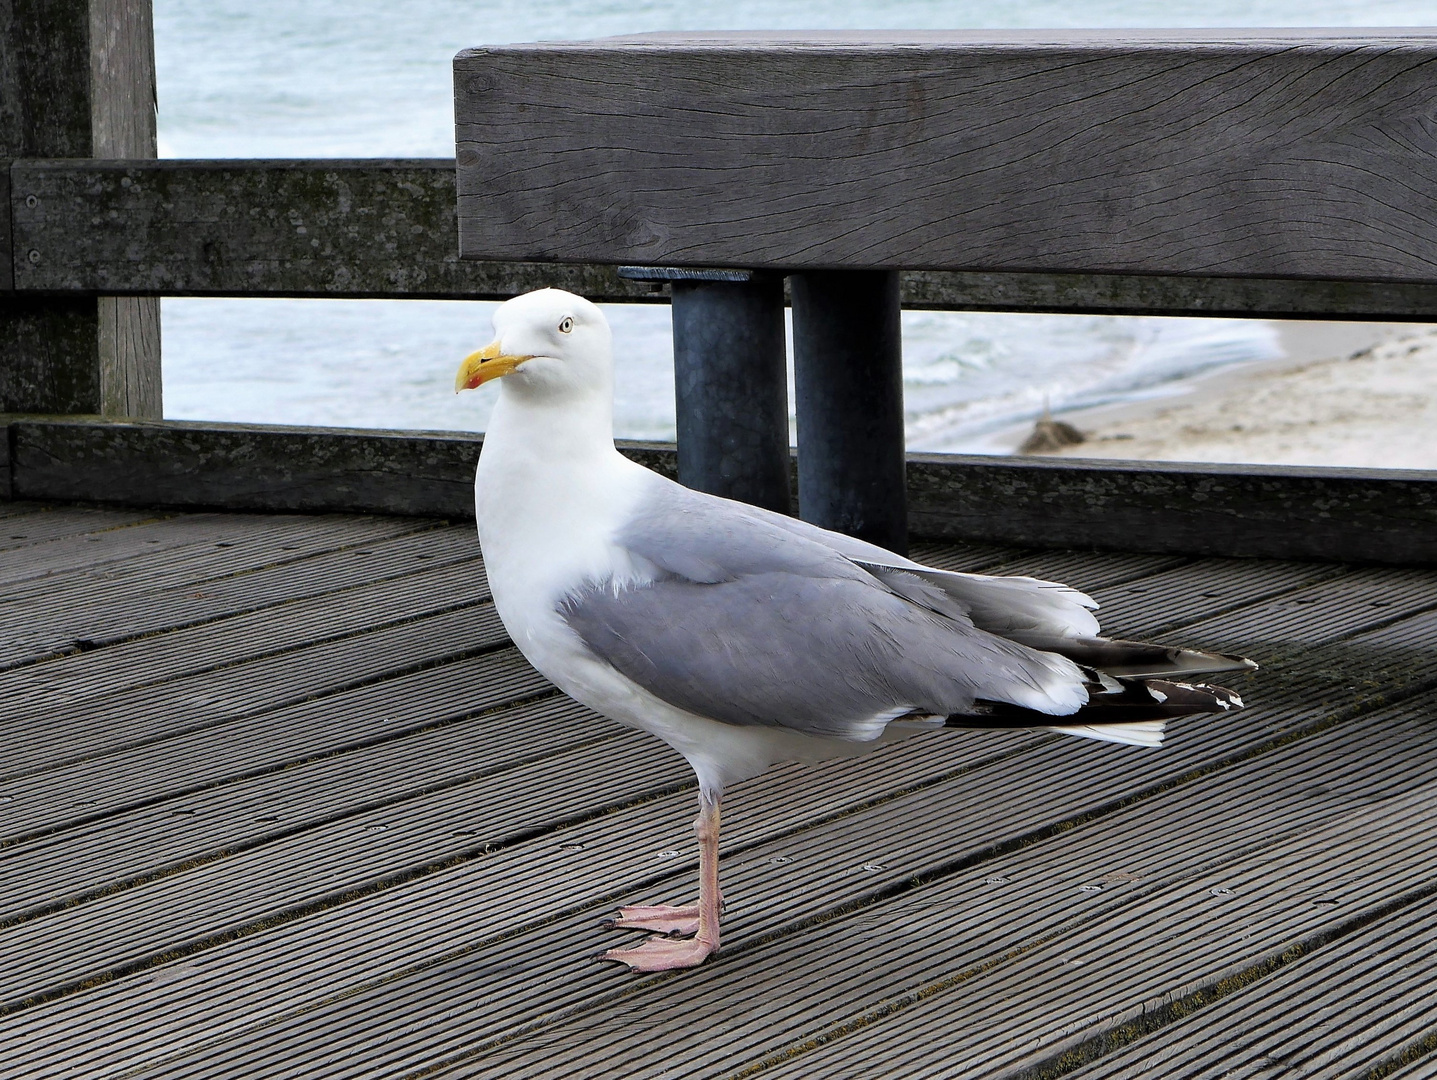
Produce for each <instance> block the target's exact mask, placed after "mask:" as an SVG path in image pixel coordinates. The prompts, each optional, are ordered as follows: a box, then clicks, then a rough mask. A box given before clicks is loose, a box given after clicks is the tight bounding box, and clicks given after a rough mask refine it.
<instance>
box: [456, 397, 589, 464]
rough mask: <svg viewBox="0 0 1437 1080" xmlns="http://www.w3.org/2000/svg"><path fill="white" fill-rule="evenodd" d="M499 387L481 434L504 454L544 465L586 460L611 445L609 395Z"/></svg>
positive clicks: (578, 462) (579, 462) (485, 441)
mask: <svg viewBox="0 0 1437 1080" xmlns="http://www.w3.org/2000/svg"><path fill="white" fill-rule="evenodd" d="M516 390H517V388H515V387H510V386H507V385H502V384H501V386H500V389H499V400H498V402H497V403H496V404H495V406H494V413H493V415H492V416H491V418H490V420H489V429H488V431H486V432H485V435H484V445H485V447H486V452H487V448H488V446H489V445H490V444H491V443H493V444H494V445H495V446H496V447H498V448H500V450H501V452H503V453H504V454H505V456H509V454H510V453H522V455H523V456H524V457H526V458H528V459H530V462H531V463H532V464H536V465H537V464H539V463H541V462H542V463H544V464H545V465H547V466H549V467H550V468H556V467H563V466H564V465H565V464H566V463H567V464H570V465H592V464H593V463H595V462H597V461H599V460H602V459H604V458H607V457H609V456H612V455H614V454H616V453H617V451H615V450H614V403H613V397H612V395H611V394H600V393H589V394H582V395H580V394H577V393H576V394H573V395H565V396H564V397H563V398H561V399H560V400H557V401H556V400H554V399H553V398H552V397H541V396H539V395H536V394H527V393H523V392H516Z"/></svg>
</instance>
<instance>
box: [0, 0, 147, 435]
mask: <svg viewBox="0 0 1437 1080" xmlns="http://www.w3.org/2000/svg"><path fill="white" fill-rule="evenodd" d="M0 56H3V61H0V158H16V157H34V156H52V155H66V156H75V157H87V156H94V157H101V158H104V157H109V158H146V157H154V155H155V67H154V34H153V31H152V29H151V12H150V0H46V2H40V0H17V2H15V3H11V4H6V5H4V7H3V9H0ZM3 186H4V187H5V188H6V189H7V190H8V188H9V185H8V184H5V185H3ZM20 201H21V203H22V204H24V203H26V202H28V201H29V200H28V199H27V197H26V196H24V195H22V196H21V198H20ZM7 204H8V206H9V207H10V209H11V210H12V211H13V206H14V200H12V199H9V198H7ZM6 216H7V217H10V216H12V214H7V215H6ZM9 224H10V223H9V222H7V229H6V231H9V230H8V227H9ZM10 241H11V242H10V243H9V244H7V245H6V246H5V248H4V249H3V251H4V258H5V260H6V261H7V262H10V261H11V253H12V252H13V254H14V262H15V263H18V264H19V265H20V266H34V265H36V264H37V262H38V261H42V260H43V256H41V255H40V253H39V252H37V251H36V250H35V249H34V248H33V247H26V246H24V242H23V240H18V241H17V240H16V239H15V238H14V237H13V236H11V237H10ZM0 278H3V279H4V281H3V282H0V284H10V285H13V283H14V282H13V272H9V271H8V269H7V273H5V274H0ZM4 307H5V318H4V319H3V320H0V354H3V355H4V357H5V360H6V363H5V371H4V373H3V375H0V408H3V409H9V410H30V411H39V412H70V411H74V412H99V413H102V414H105V415H110V416H136V417H159V416H160V415H161V413H162V408H161V401H160V387H161V380H160V312H159V301H158V300H157V299H154V298H148V297H144V298H140V297H110V296H99V297H94V296H90V297H86V298H83V299H78V298H57V299H50V298H35V297H32V298H17V297H9V298H7V299H6V300H5V301H4Z"/></svg>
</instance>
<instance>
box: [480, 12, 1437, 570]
mask: <svg viewBox="0 0 1437 1080" xmlns="http://www.w3.org/2000/svg"><path fill="white" fill-rule="evenodd" d="M1434 55H1437V34H1428V35H1423V34H1420V33H1413V32H1409V31H1363V32H1362V33H1361V34H1360V35H1357V34H1338V33H1334V32H1327V31H1291V32H1287V31H1284V32H1282V33H1280V34H1277V33H1273V32H1264V31H1254V32H1230V31H1223V32H1221V33H1220V34H1215V33H1213V32H1203V31H1141V32H1134V31H1105V32H1067V31H1065V32H1061V33H1055V32H1046V31H1031V32H1011V31H1002V32H994V31H984V32H945V33H901V34H896V33H890V34H884V35H874V34H869V33H862V34H860V33H848V34H833V33H809V34H788V33H770V34H736V35H701V34H662V35H646V36H639V37H632V38H611V39H606V40H602V41H589V42H561V43H542V44H536V45H519V46H505V47H501V48H489V49H475V50H469V51H466V52H463V53H461V54H460V55H459V56H458V57H457V58H456V59H455V64H454V79H455V116H456V123H457V141H458V184H459V237H460V241H459V243H460V253H461V255H463V256H465V257H468V258H481V259H514V260H553V261H559V262H596V263H641V264H648V265H650V266H656V267H673V268H675V269H674V270H671V271H668V272H664V271H656V270H651V271H649V272H648V273H647V274H641V273H632V272H631V274H630V276H647V277H650V278H652V279H656V280H671V281H673V282H674V293H673V303H674V313H675V315H674V317H675V336H676V339H675V352H676V362H677V364H678V372H677V386H678V420H679V475H680V478H681V479H683V480H684V481H685V482H686V483H690V484H691V485H693V486H697V487H701V488H704V489H705V490H709V491H714V492H717V493H719V494H725V495H732V496H735V497H739V498H748V499H751V500H752V501H755V502H760V503H764V504H766V505H770V506H776V505H781V506H783V507H784V508H785V509H786V508H787V501H788V491H787V484H786V473H787V458H788V439H787V434H788V433H787V415H786V410H785V409H784V408H783V407H782V405H783V397H784V390H785V381H784V380H785V374H784V348H783V338H782V318H783V315H782V304H783V299H782V295H781V284H780V276H781V275H787V276H788V280H789V282H790V284H791V291H792V303H793V322H794V364H795V375H796V392H797V398H798V400H797V403H796V411H797V418H798V446H799V450H798V475H799V480H798V487H799V493H798V501H799V509H800V513H801V515H802V516H803V517H804V518H806V519H807V520H810V521H814V522H817V523H818V524H821V525H825V526H828V527H831V528H838V529H842V530H845V531H849V532H853V533H856V534H858V535H860V536H864V537H866V538H868V539H872V540H875V541H878V542H880V543H885V544H888V545H889V546H892V547H898V548H901V547H902V546H903V545H904V544H905V543H906V541H907V534H908V526H907V518H906V513H905V503H904V484H903V473H904V447H903V407H902V374H901V356H900V337H899V329H898V318H899V307H900V300H899V283H898V276H897V275H898V272H899V271H903V270H925V271H949V272H952V271H958V272H968V273H1002V274H1103V275H1145V276H1153V277H1161V278H1163V279H1166V280H1169V281H1176V282H1177V283H1179V287H1180V288H1181V287H1182V286H1183V285H1184V284H1186V285H1187V288H1188V291H1189V293H1190V295H1191V296H1192V298H1193V301H1194V309H1196V310H1201V309H1202V308H1201V302H1200V301H1201V296H1202V293H1203V290H1204V287H1205V286H1206V285H1207V284H1208V282H1209V281H1210V280H1211V279H1214V278H1218V279H1222V280H1232V279H1237V280H1251V279H1257V280H1279V281H1283V282H1286V283H1289V287H1290V288H1292V289H1293V295H1294V296H1303V295H1306V296H1307V297H1308V298H1309V299H1310V301H1311V303H1310V304H1309V305H1306V306H1304V308H1303V310H1302V312H1301V313H1302V314H1306V315H1314V316H1324V315H1329V314H1333V313H1332V312H1330V311H1329V310H1327V309H1326V308H1325V307H1324V300H1323V297H1324V296H1325V294H1326V289H1327V288H1330V287H1331V286H1332V285H1334V284H1335V285H1339V286H1343V285H1348V284H1349V283H1351V284H1354V285H1357V286H1358V287H1361V286H1362V285H1364V284H1368V285H1370V284H1371V283H1375V282H1382V283H1391V284H1399V285H1405V286H1416V287H1430V286H1431V285H1432V284H1433V283H1434V282H1437V183H1434V181H1437V153H1434V151H1437V129H1434V128H1433V125H1432V123H1431V121H1430V106H1429V105H1428V72H1427V68H1426V64H1428V63H1429V62H1430V61H1431V59H1432V58H1433V57H1434ZM705 268H739V269H740V270H742V271H748V272H750V274H751V275H752V276H751V277H749V278H748V279H746V280H742V281H738V280H733V279H734V278H735V277H748V275H744V274H742V273H738V272H736V271H735V270H734V269H725V270H722V271H713V270H708V271H705ZM621 273H623V271H621ZM1296 282H1311V283H1312V287H1311V290H1310V291H1309V292H1306V293H1304V290H1303V287H1302V286H1301V285H1295V284H1293V283H1296ZM690 312H692V313H690ZM1414 314H1415V313H1414ZM719 326H724V327H726V328H727V329H726V331H724V332H720V331H719V330H718V327H719ZM716 401H722V402H723V406H722V407H721V408H715V405H714V403H715V402H716ZM736 418H743V420H742V422H739V421H737V420H736Z"/></svg>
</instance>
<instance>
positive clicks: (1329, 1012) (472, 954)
mask: <svg viewBox="0 0 1437 1080" xmlns="http://www.w3.org/2000/svg"><path fill="white" fill-rule="evenodd" d="M915 555H916V556H917V557H918V558H920V559H925V560H927V561H930V562H933V563H935V564H937V565H941V566H946V567H950V568H954V569H963V570H982V571H987V572H994V573H1026V574H1036V575H1040V576H1044V577H1051V578H1057V579H1060V580H1065V581H1068V582H1070V583H1072V584H1074V585H1076V586H1079V587H1081V588H1084V589H1086V590H1088V591H1090V592H1092V593H1093V594H1094V595H1095V596H1096V597H1097V598H1098V599H1099V600H1100V601H1101V602H1102V604H1103V611H1102V615H1103V616H1104V628H1105V630H1107V631H1109V632H1112V633H1115V634H1120V635H1124V636H1145V637H1156V638H1160V639H1162V640H1165V641H1171V642H1182V643H1188V642H1193V643H1199V644H1202V645H1206V646H1211V647H1217V648H1221V649H1228V650H1233V651H1241V652H1243V653H1245V654H1247V655H1249V656H1252V657H1254V658H1256V659H1258V660H1260V661H1261V662H1262V663H1263V665H1264V667H1263V670H1262V671H1261V672H1259V673H1258V674H1257V675H1255V676H1252V677H1250V678H1248V679H1246V680H1245V681H1240V682H1239V683H1237V684H1235V688H1236V689H1238V690H1239V691H1240V692H1241V693H1242V694H1243V695H1244V696H1245V697H1246V699H1247V701H1248V703H1249V706H1250V707H1249V708H1248V709H1246V710H1244V711H1242V712H1240V713H1237V714H1234V715H1230V716H1222V717H1217V718H1213V719H1207V718H1202V719H1193V720H1186V721H1180V722H1178V723H1176V724H1173V725H1171V726H1170V728H1169V731H1170V735H1169V739H1168V745H1167V747H1166V748H1165V749H1163V750H1161V751H1149V750H1140V749H1132V748H1126V747H1113V746H1106V745H1099V744H1094V743H1090V742H1086V741H1083V740H1077V739H1070V738H1063V737H1060V736H1052V735H1046V736H1045V735H1034V734H1029V733H1025V732H1017V733H980V732H943V733H938V734H935V735H930V736H923V737H920V738H917V739H914V740H912V741H910V742H907V743H904V744H901V745H895V746H891V747H888V748H885V749H883V750H881V751H879V752H877V753H875V754H873V755H872V756H871V757H869V758H867V759H865V760H862V761H853V762H844V763H838V764H834V765H830V766H825V767H822V768H819V769H813V770H810V769H802V768H799V767H786V768H780V769H778V770H775V771H774V772H773V773H771V774H769V775H768V776H767V777H764V778H760V779H759V780H756V781H752V782H749V783H746V784H743V785H740V786H739V787H738V788H737V789H735V790H733V791H732V793H731V794H730V796H729V798H728V800H727V801H726V804H725V833H724V838H725V841H726V843H725V847H724V855H725V862H724V871H723V873H724V889H725V892H726V894H727V898H728V905H729V907H728V920H727V922H726V924H725V934H726V936H725V950H724V952H723V954H721V955H720V956H719V957H718V958H717V959H716V960H714V961H712V962H710V963H709V964H708V965H706V966H705V967H704V968H702V969H699V970H697V971H694V972H688V973H680V974H677V975H671V976H664V977H657V978H649V979H641V978H636V977H634V976H631V975H628V974H626V973H625V972H624V971H623V970H622V969H621V968H619V967H618V966H617V965H604V964H599V963H597V962H595V961H594V960H593V959H591V957H592V956H593V954H594V953H596V952H597V951H599V950H600V949H601V948H603V947H606V946H608V945H612V944H616V943H619V942H620V941H622V940H623V935H622V934H619V933H615V932H610V931H604V930H601V929H600V928H599V925H598V924H599V920H600V918H601V917H603V916H604V915H605V914H607V913H608V912H609V911H610V910H611V909H612V908H613V907H614V906H615V905H616V904H617V903H619V902H632V901H640V902H643V901H665V902H679V901H683V900H685V899H686V898H687V897H688V896H689V895H690V894H691V892H692V890H693V889H694V888H695V877H694V875H695V864H696V851H695V848H694V843H693V839H692V834H691V832H690V830H689V821H690V818H691V817H692V812H693V802H694V795H693V792H692V790H691V788H692V777H691V774H690V773H689V770H688V768H687V766H686V765H685V764H684V763H683V761H682V760H681V759H680V758H678V756H677V755H675V754H673V753H672V752H670V751H669V750H668V749H667V748H666V747H664V746H663V745H661V744H660V743H658V742H657V741H655V740H653V739H651V738H649V737H647V736H644V735H640V734H636V733H632V732H628V731H625V730H623V729H621V728H619V727H617V726H616V725H614V724H612V723H610V722H609V721H606V720H603V719H600V718H598V717H596V716H594V715H593V714H591V713H589V712H588V711H587V710H585V709H583V708H581V707H579V706H578V705H576V704H574V703H572V702H570V701H568V700H567V699H565V698H563V697H562V696H559V695H558V694H557V693H556V692H555V691H554V690H553V689H552V688H551V687H550V686H548V685H547V684H546V683H545V682H544V680H543V679H541V678H540V677H539V676H538V675H537V674H535V673H534V672H533V671H532V669H530V668H529V667H528V665H527V664H526V663H525V662H524V661H523V659H522V658H521V657H520V656H519V655H518V653H517V652H516V651H515V650H514V648H513V647H512V646H511V645H510V644H509V642H508V641H507V639H506V638H505V636H504V632H503V628H502V627H501V625H500V624H499V621H498V619H497V617H496V616H495V613H494V611H493V608H492V605H491V604H490V603H489V602H488V593H487V586H486V583H485V578H484V573H483V568H482V565H481V563H480V561H479V552H478V545H477V543H476V541H475V539H474V536H473V531H472V527H471V526H469V525H467V524H466V525H456V526H449V525H445V524H442V523H436V522H434V521H431V520H423V519H405V518H394V517H389V518H385V517H375V516H282V515H238V514H186V515H176V516H167V517H157V516H152V515H149V514H146V513H144V512H127V511H120V510H96V509H85V508H47V507H43V506H40V505H36V504H22V503H10V504H6V503H0V640H3V649H0V668H3V670H0V702H3V703H4V704H3V713H0V737H3V748H0V1062H3V1063H4V1065H5V1067H4V1068H3V1069H0V1072H3V1073H4V1074H5V1075H7V1076H10V1075H13V1076H26V1077H41V1076H44V1077H52V1076H67V1077H70V1076H76V1075H83V1076H86V1077H99V1076H111V1075H115V1076H118V1075H135V1074H138V1075H143V1076H145V1077H158V1076H182V1077H185V1078H187V1080H188V1078H198V1077H210V1076H225V1077H233V1076H241V1075H243V1076H269V1075H279V1074H281V1073H284V1074H291V1073H292V1074H299V1075H304V1076H306V1077H341V1076H359V1075H385V1076H409V1075H414V1074H420V1073H423V1074H425V1075H437V1076H444V1077H460V1076H499V1075H502V1076H505V1077H515V1076H537V1075H544V1076H548V1077H555V1076H559V1077H566V1076H584V1077H587V1076H606V1075H608V1076H620V1075H621V1076H625V1077H650V1076H660V1075H662V1076H665V1077H680V1076H683V1077H716V1078H717V1077H735V1076H739V1075H747V1074H749V1073H752V1072H755V1071H758V1070H760V1069H762V1070H764V1075H765V1076H774V1077H784V1078H788V1077H800V1076H802V1077H825V1078H827V1077H839V1076H843V1077H873V1076H895V1075H903V1076H916V1075H923V1076H940V1075H946V1076H962V1077H976V1076H1014V1075H1024V1076H1028V1075H1038V1076H1051V1075H1059V1074H1067V1075H1071V1076H1081V1077H1084V1078H1097V1077H1119V1076H1136V1075H1164V1076H1188V1075H1197V1074H1199V1073H1202V1074H1204V1075H1206V1074H1207V1073H1206V1071H1205V1070H1208V1069H1215V1070H1216V1071H1217V1073H1222V1072H1223V1071H1224V1070H1234V1069H1236V1070H1239V1073H1238V1074H1240V1075H1257V1074H1261V1075H1274V1076H1276V1075H1303V1076H1309V1075H1323V1076H1327V1075H1333V1076H1337V1075H1342V1076H1358V1075H1368V1074H1369V1073H1372V1072H1375V1074H1378V1075H1404V1076H1408V1075H1417V1074H1418V1073H1419V1072H1422V1073H1423V1074H1424V1075H1425V1074H1426V1073H1425V1070H1427V1069H1431V1068H1432V1067H1433V1065H1432V1061H1433V1059H1432V1058H1431V1057H1426V1058H1424V1057H1423V1055H1424V1054H1426V1053H1427V1052H1428V1051H1430V1050H1432V1049H1434V1047H1437V999H1434V998H1433V996H1432V995H1431V993H1430V983H1431V980H1432V979H1433V978H1434V977H1437V873H1434V870H1433V867H1434V866H1437V827H1434V817H1433V811H1434V809H1437V779H1434V777H1437V708H1434V703H1437V696H1434V687H1437V675H1434V671H1437V667H1434V663H1433V661H1434V653H1437V571H1432V570H1404V569H1396V568H1382V569H1373V568H1362V567H1350V566H1338V565H1327V564H1319V563H1291V562H1275V561H1259V560H1236V559H1191V558H1182V557H1174V556H1155V555H1114V554H1105V555H1092V554H1078V553H1065V552H1048V553H1037V552H1026V551H1018V550H1010V549H1000V548H993V547H980V546H976V545H967V546H963V545H944V546H941V547H939V546H920V548H919V549H918V550H917V551H915ZM1266 1070H1272V1072H1271V1073H1269V1072H1267V1071H1266ZM1289 1070H1290V1071H1289Z"/></svg>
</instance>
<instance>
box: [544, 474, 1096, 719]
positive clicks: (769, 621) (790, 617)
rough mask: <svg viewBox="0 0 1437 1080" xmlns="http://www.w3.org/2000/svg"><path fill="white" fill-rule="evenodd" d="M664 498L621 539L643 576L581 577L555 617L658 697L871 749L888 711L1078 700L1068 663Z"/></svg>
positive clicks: (690, 500)
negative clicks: (648, 575) (648, 570)
mask: <svg viewBox="0 0 1437 1080" xmlns="http://www.w3.org/2000/svg"><path fill="white" fill-rule="evenodd" d="M665 488H666V489H665V490H662V491H659V492H656V495H655V497H654V499H653V500H652V501H651V503H650V504H649V505H648V506H647V507H646V508H645V509H644V511H643V512H642V513H641V514H640V515H639V516H638V517H637V518H635V519H634V520H633V522H632V523H631V525H630V527H629V528H628V529H627V530H626V531H625V532H624V534H623V535H621V536H620V537H619V540H620V542H621V543H623V544H624V546H625V547H627V548H628V549H629V550H630V552H631V553H632V554H633V555H635V556H637V557H638V558H639V559H642V560H646V561H647V562H649V563H650V564H652V565H653V566H654V567H655V568H656V577H655V580H654V581H652V582H651V583H648V584H643V585H639V586H636V587H621V588H619V589H617V590H615V589H614V588H613V586H612V584H611V583H607V582H595V583H593V584H592V585H591V586H590V587H588V588H585V589H583V590H581V591H579V592H577V593H575V594H574V595H571V596H569V597H567V598H566V599H565V600H564V602H563V604H562V608H561V610H562V612H563V614H564V616H565V618H566V619H567V620H568V623H569V625H570V626H571V627H572V628H573V629H574V630H575V631H576V632H577V633H578V634H579V636H580V637H581V638H582V639H583V641H584V642H585V644H586V645H587V646H588V647H589V648H590V649H591V650H592V651H593V652H594V653H596V654H597V655H598V656H600V657H602V658H603V659H604V660H606V661H607V662H608V663H610V664H612V665H613V666H614V667H615V668H617V669H618V670H619V671H620V672H622V673H623V674H624V675H626V676H627V677H628V678H630V679H632V680H633V681H634V682H636V683H638V684H639V685H640V686H642V687H644V688H645V689H646V690H648V691H649V692H651V693H653V694H654V695H655V696H657V697H659V698H661V699H663V700H664V701H667V702H669V703H670V704H672V705H676V706H678V707H679V708H682V709H686V710H688V711H690V712H694V713H697V714H699V715H701V716H707V717H710V718H712V719H715V720H720V721H723V722H725V723H730V724H740V725H765V726H783V727H789V728H794V729H797V730H800V731H804V732H807V733H809V734H815V735H837V736H842V737H846V738H852V739H871V738H875V737H876V736H877V735H879V734H880V733H881V732H882V729H883V727H884V726H885V725H886V724H887V723H888V722H889V721H890V720H892V719H894V718H896V717H897V716H901V715H904V714H908V713H925V714H932V715H938V716H946V715H949V714H951V713H957V712H964V711H966V710H968V709H969V708H971V706H972V704H973V702H974V701H975V699H982V700H988V701H1006V702H1011V703H1013V704H1015V705H1023V706H1027V707H1028V708H1034V709H1038V710H1040V711H1042V712H1046V713H1049V714H1067V713H1070V712H1072V711H1074V710H1076V709H1077V708H1078V707H1079V706H1080V705H1082V704H1083V703H1084V702H1085V701H1086V700H1087V694H1086V691H1085V690H1084V689H1083V678H1082V675H1081V673H1080V672H1079V671H1078V669H1077V668H1076V667H1075V666H1074V665H1073V664H1072V663H1070V662H1069V661H1067V660H1065V659H1063V658H1061V657H1057V656H1053V655H1050V654H1046V653H1042V652H1038V651H1035V650H1033V649H1030V648H1028V647H1026V646H1024V645H1020V644H1018V643H1016V642H1012V641H1007V640H1005V639H1003V638H1000V637H997V636H995V635H993V634H989V633H987V632H985V631H983V630H979V629H977V628H975V627H974V626H973V625H972V623H971V622H969V621H968V620H967V619H966V618H965V617H964V616H963V613H962V612H961V611H959V610H956V609H955V610H953V611H951V612H949V613H948V614H944V613H941V612H940V611H937V610H934V609H933V606H932V605H925V604H923V603H915V602H914V601H913V600H911V599H908V598H906V597H904V596H901V595H899V594H898V593H896V592H895V591H894V590H893V589H891V588H889V587H888V586H886V585H885V584H884V583H883V582H882V581H880V580H878V579H877V578H876V577H874V576H873V575H872V574H870V573H867V572H866V571H864V570H863V569H861V568H860V567H858V566H856V565H855V564H854V563H853V562H852V561H851V560H849V559H847V558H845V557H844V556H843V555H841V554H839V553H838V552H836V551H834V550H833V549H831V548H829V547H827V546H826V545H823V544H819V543H816V542H814V541H812V540H809V539H807V538H805V537H803V536H800V535H795V534H794V533H792V532H790V531H787V530H784V529H781V528H776V527H775V526H774V525H773V524H772V523H769V522H767V521H765V520H764V519H763V517H762V516H761V515H756V514H749V513H747V512H746V508H742V507H738V506H737V504H733V503H729V502H727V501H725V500H720V499H713V498H711V497H709V496H703V495H699V494H698V493H695V492H689V491H686V490H685V489H683V488H675V489H668V488H667V485H666V486H665Z"/></svg>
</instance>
